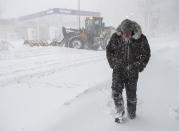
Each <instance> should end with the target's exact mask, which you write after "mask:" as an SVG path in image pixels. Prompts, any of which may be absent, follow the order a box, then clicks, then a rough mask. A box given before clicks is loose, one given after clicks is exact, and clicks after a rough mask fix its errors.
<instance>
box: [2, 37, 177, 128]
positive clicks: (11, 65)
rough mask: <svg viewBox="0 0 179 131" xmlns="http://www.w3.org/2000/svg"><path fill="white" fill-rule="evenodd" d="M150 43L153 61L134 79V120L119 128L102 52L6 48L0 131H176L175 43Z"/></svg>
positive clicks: (3, 51) (16, 44)
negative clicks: (135, 112) (115, 121)
mask: <svg viewBox="0 0 179 131" xmlns="http://www.w3.org/2000/svg"><path fill="white" fill-rule="evenodd" d="M149 42H150V43H151V48H152V57H151V60H150V62H149V65H148V67H147V68H146V70H145V71H144V72H143V73H141V74H140V77H139V82H138V92H137V94H138V106H137V118H136V119H135V120H133V121H132V120H128V119H127V121H126V123H124V124H121V125H118V124H116V123H114V120H113V113H114V108H113V101H112V99H111V89H110V86H111V73H112V70H111V69H110V68H109V66H108V63H107V60H106V58H105V51H87V50H76V49H67V48H61V47H33V48H31V47H25V46H23V45H22V41H19V42H15V44H14V42H10V43H11V44H10V46H7V48H4V50H1V53H0V130H2V131H84V130H85V131H99V130H103V131H109V130H111V131H117V130H122V131H129V130H132V131H140V130H141V131H151V130H152V131H178V130H179V96H178V92H179V89H178V85H179V81H178V78H179V61H177V58H178V57H179V53H178V50H179V45H178V42H179V40H176V39H175V40H167V41H166V40H165V39H164V38H161V39H159V38H158V39H153V40H150V41H149ZM162 43H163V44H162Z"/></svg>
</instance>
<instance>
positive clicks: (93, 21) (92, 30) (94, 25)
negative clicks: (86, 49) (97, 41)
mask: <svg viewBox="0 0 179 131" xmlns="http://www.w3.org/2000/svg"><path fill="white" fill-rule="evenodd" d="M102 20H103V18H102V17H87V18H86V20H85V29H86V32H87V33H88V34H91V35H94V36H99V35H100V34H101V32H102V29H103V26H104V23H102Z"/></svg>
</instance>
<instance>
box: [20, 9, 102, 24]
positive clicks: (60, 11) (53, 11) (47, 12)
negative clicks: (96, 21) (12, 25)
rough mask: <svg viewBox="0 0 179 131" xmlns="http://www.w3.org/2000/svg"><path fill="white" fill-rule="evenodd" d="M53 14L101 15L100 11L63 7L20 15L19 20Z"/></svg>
mask: <svg viewBox="0 0 179 131" xmlns="http://www.w3.org/2000/svg"><path fill="white" fill-rule="evenodd" d="M52 14H65V15H80V16H95V17H99V16H100V12H93V11H79V10H72V9H62V8H53V9H49V10H45V11H41V12H37V13H34V14H31V15H26V16H22V17H19V18H18V19H19V20H22V21H23V20H30V19H34V18H39V17H43V16H47V15H52Z"/></svg>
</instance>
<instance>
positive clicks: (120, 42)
mask: <svg viewBox="0 0 179 131" xmlns="http://www.w3.org/2000/svg"><path fill="white" fill-rule="evenodd" d="M131 22H132V27H133V32H132V33H133V35H132V38H131V41H130V42H129V43H126V42H125V40H124V39H123V37H122V24H121V25H119V27H118V28H117V31H116V32H115V33H114V34H113V35H112V37H111V39H110V41H109V43H108V45H107V47H106V55H107V60H108V62H109V65H110V67H111V68H112V69H117V70H119V71H120V72H126V71H131V70H132V71H135V72H137V73H138V72H142V71H143V70H144V68H145V67H146V65H147V63H148V61H149V58H150V47H149V44H148V41H147V38H146V36H145V35H144V34H142V31H141V28H140V26H139V25H138V24H137V23H136V22H134V21H131ZM129 67H130V68H129Z"/></svg>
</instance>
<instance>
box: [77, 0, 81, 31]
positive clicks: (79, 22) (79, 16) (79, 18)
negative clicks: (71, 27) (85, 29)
mask: <svg viewBox="0 0 179 131" xmlns="http://www.w3.org/2000/svg"><path fill="white" fill-rule="evenodd" d="M80 4H81V3H80V0H78V13H79V14H78V24H79V29H80V28H81V14H80Z"/></svg>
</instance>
